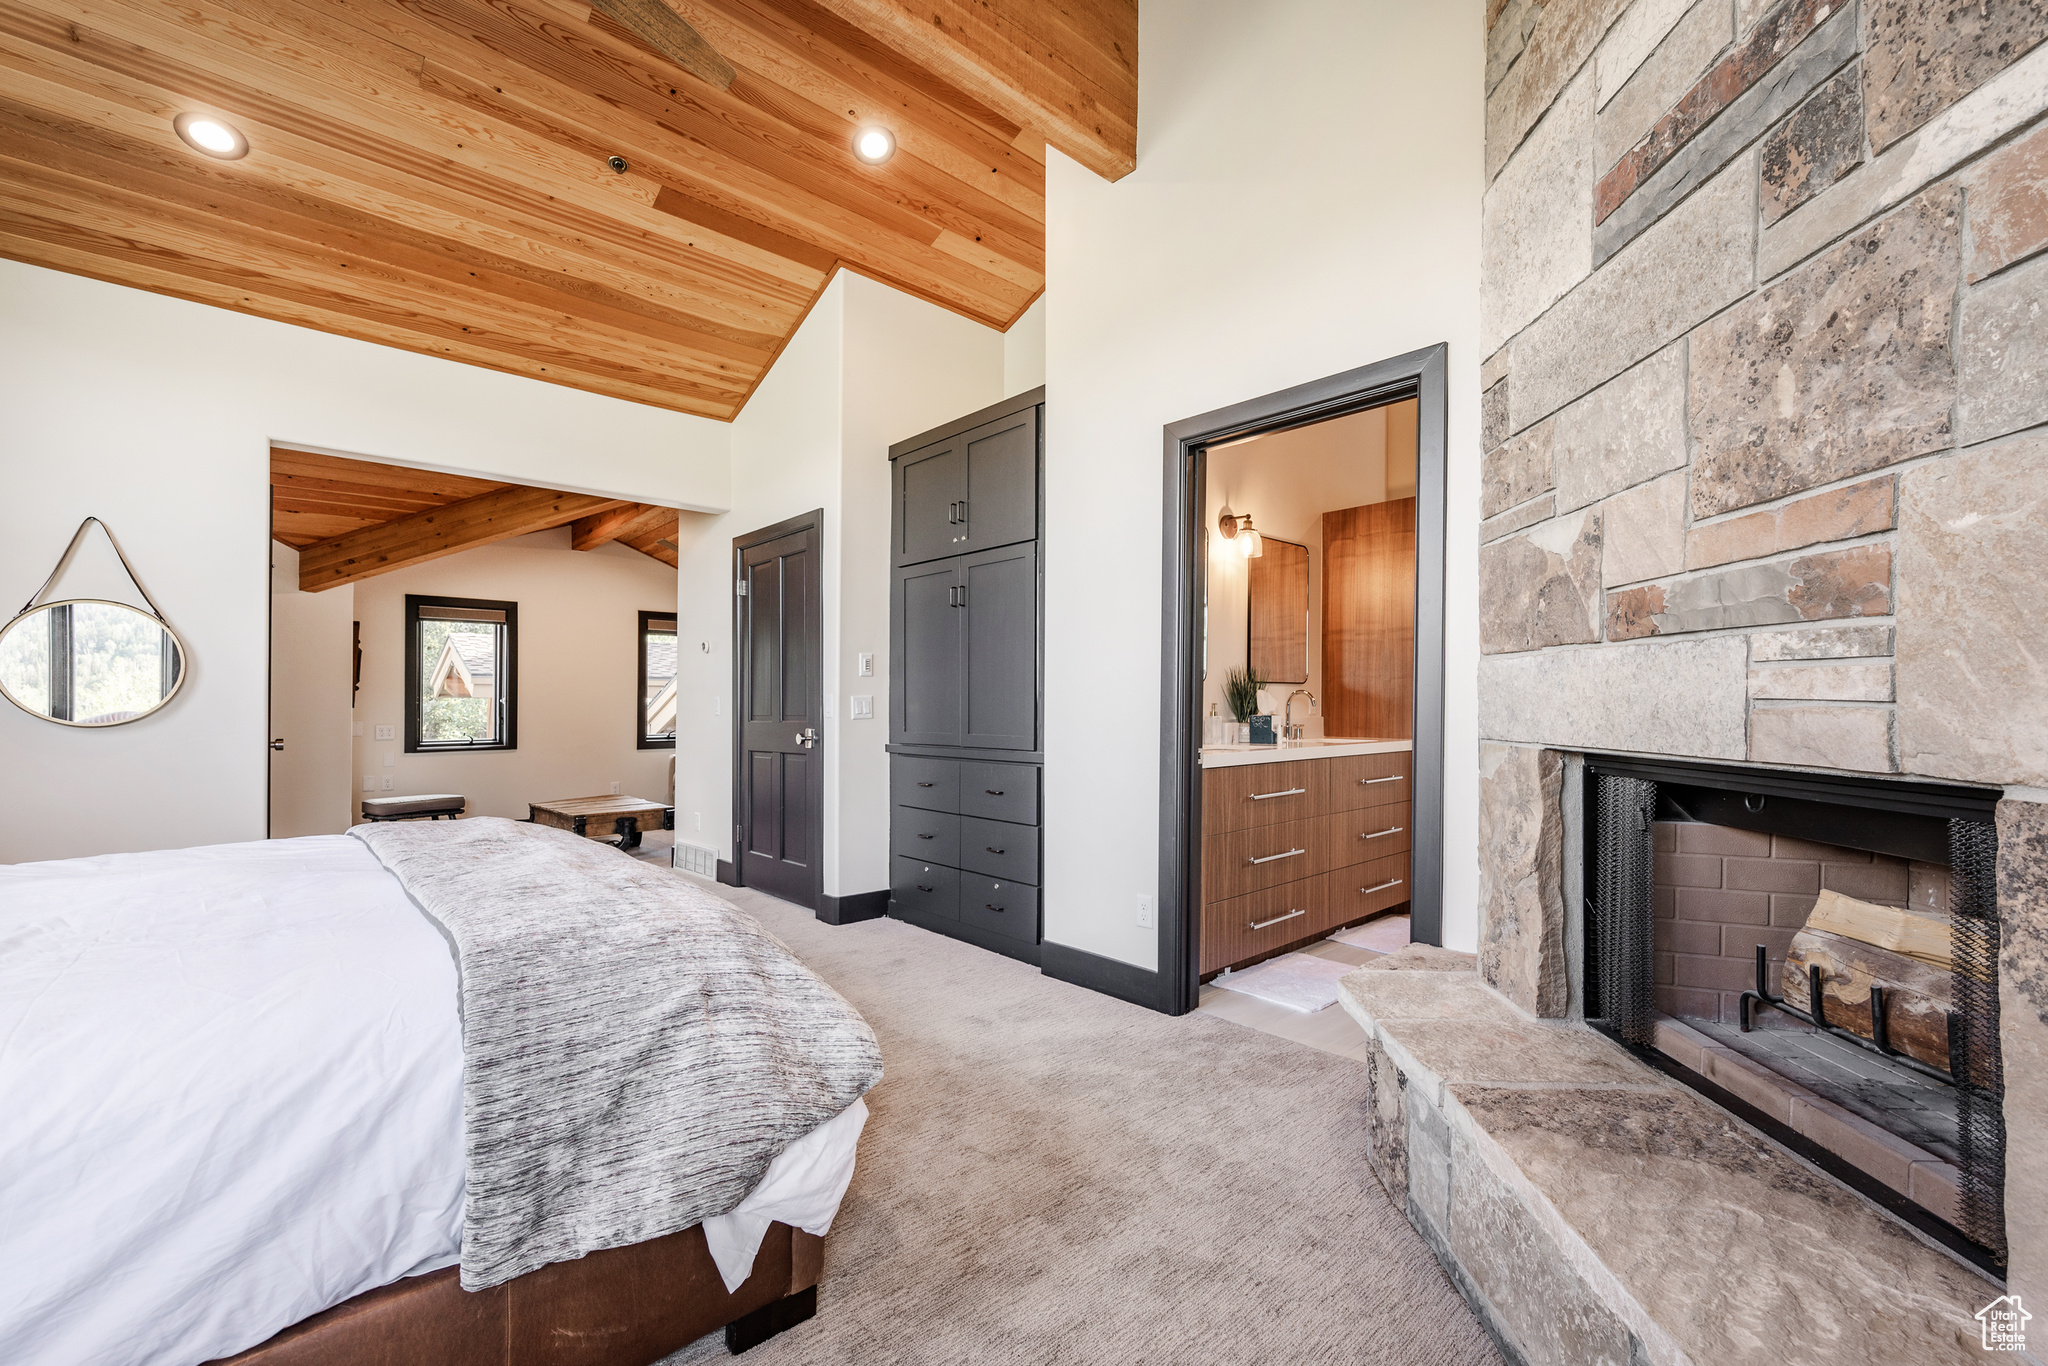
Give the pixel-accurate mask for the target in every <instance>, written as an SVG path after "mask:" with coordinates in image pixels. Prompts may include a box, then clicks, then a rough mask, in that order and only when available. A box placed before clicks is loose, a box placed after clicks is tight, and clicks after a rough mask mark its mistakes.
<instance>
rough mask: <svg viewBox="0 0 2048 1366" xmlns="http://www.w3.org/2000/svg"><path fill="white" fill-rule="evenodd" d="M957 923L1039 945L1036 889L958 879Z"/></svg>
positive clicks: (965, 877)
mask: <svg viewBox="0 0 2048 1366" xmlns="http://www.w3.org/2000/svg"><path fill="white" fill-rule="evenodd" d="M960 922H961V923H962V924H963V925H976V926H979V927H980V928H982V929H984V930H988V931H989V932H990V933H992V934H1003V935H1008V936H1009V937H1010V938H1012V939H1021V940H1023V941H1024V942H1025V943H1027V944H1036V943H1037V942H1038V889H1037V888H1036V887H1031V886H1027V885H1026V884H1024V883H1022V882H998V881H996V880H995V879H993V878H985V877H976V876H975V875H974V874H972V873H963V874H961V876H960Z"/></svg>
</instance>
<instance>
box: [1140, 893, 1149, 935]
mask: <svg viewBox="0 0 2048 1366" xmlns="http://www.w3.org/2000/svg"><path fill="white" fill-rule="evenodd" d="M1138 928H1139V929H1141V930H1149V929H1151V928H1152V893H1150V892H1140V893H1138Z"/></svg>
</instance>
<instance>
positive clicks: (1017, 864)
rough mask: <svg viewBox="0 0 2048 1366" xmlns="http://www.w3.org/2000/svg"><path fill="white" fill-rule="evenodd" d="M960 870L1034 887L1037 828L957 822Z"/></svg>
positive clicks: (970, 820) (964, 818) (973, 819)
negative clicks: (958, 825) (958, 823)
mask: <svg viewBox="0 0 2048 1366" xmlns="http://www.w3.org/2000/svg"><path fill="white" fill-rule="evenodd" d="M960 866H961V867H962V868H965V869H967V870H968V871H969V872H973V873H980V874H982V875H983V876H984V877H999V878H1002V879H1004V880H1005V881H1009V882H1028V883H1031V884H1032V885H1033V886H1036V885H1038V827H1037V826H1035V825H1012V824H1011V823H1010V822H1008V821H985V820H981V819H979V818H977V817H974V816H962V817H961V818H960Z"/></svg>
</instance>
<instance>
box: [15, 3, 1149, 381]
mask: <svg viewBox="0 0 2048 1366" xmlns="http://www.w3.org/2000/svg"><path fill="white" fill-rule="evenodd" d="M663 3H666V5H667V9H666V10H663V11H660V12H659V13H657V12H656V10H655V7H658V6H660V5H662V4H663ZM614 15H618V16H621V17H620V18H614V17H613V16H614ZM671 19H680V20H681V21H683V23H684V24H686V25H687V28H685V27H682V26H681V25H676V24H672V23H671V22H670V20H671ZM622 20H623V21H624V22H622ZM629 25H630V26H629ZM692 29H694V31H695V34H696V35H697V37H698V38H699V39H700V48H701V49H703V50H699V49H687V50H686V45H685V46H680V47H679V46H678V45H677V44H676V43H675V42H673V41H669V42H665V43H664V44H663V45H664V46H666V47H667V49H668V51H669V52H670V53H671V54H672V55H669V56H664V55H663V54H662V52H661V51H659V50H657V47H656V45H655V42H654V41H653V40H649V39H643V38H642V37H641V36H638V34H639V33H652V34H655V35H656V39H657V40H658V39H659V36H660V34H662V33H670V32H672V33H679V34H682V35H685V36H687V35H688V33H689V31H690V30H692ZM636 30H637V32H636ZM1136 55H1137V4H1136V0H925V2H922V3H919V4H917V5H915V6H912V5H910V4H909V3H908V0H598V6H597V7H596V8H593V7H592V4H591V3H588V0H581V2H579V0H0V255H5V256H10V257H13V258H15V259H17V260H21V261H27V262H30V263H32V264H36V265H43V266H52V267H55V268H57V269H61V270H69V271H75V272H77V273H80V274H84V275H90V276H94V277H96V278H100V279H105V280H111V281H114V282H116V283H119V284H125V285H133V286H137V287H140V288H144V289H151V290H157V291H160V292H162V293H166V294H173V295H177V296H179V297H182V298H187V299H195V300H198V301H200V302H203V303H209V304H215V305H219V306H221V307H226V308H232V309H236V310H239V311H242V312H246V313H254V314H258V315H260V316H263V317H268V318H275V319H279V320H282V321H285V322H291V323H297V324H302V325H304V326H309V327H315V328H320V329H322V330H325V331H330V332H338V333H342V334H344V335H347V336H352V337H358V338H362V339H364V340H368V341H375V342H382V343H385V344H388V345H392V346H399V347H403V348H406V349H408V350H413V351H422V352H427V353H429V354H433V355H437V356H444V357H448V358H451V359H455V360H460V361H467V362H470V363H472V364H477V365H484V366H488V367H490V368H492V369H497V370H504V371H508V372H511V373H514V374H520V375H526V376H530V377H532V378H536V379H542V380H549V381H553V382H556V383H560V384H567V385H572V386H575V387H578V388H582V389H587V390H592V391H595V392H598V393H603V394H610V395H614V396H616V397H620V398H626V399H633V400H637V401H640V402H644V403H651V404H656V405H659V406H662V407H666V408H673V409H677V410H680V411H683V412H689V413H697V414H701V415H704V416H707V417H713V418H720V419H730V418H731V417H732V416H734V415H735V414H736V413H737V412H738V411H739V409H740V407H741V405H742V404H743V403H744V402H745V400H746V398H747V396H748V394H750V393H751V392H752V390H753V387H754V386H755V385H756V384H757V383H758V382H759V380H760V378H761V376H762V374H763V373H764V372H765V371H766V369H767V368H768V366H769V364H770V363H771V362H772V361H773V359H774V357H775V355H776V354H777V352H778V351H779V350H780V348H781V347H782V345H783V344H784V343H785V342H786V341H787V340H788V338H789V336H790V334H791V333H792V332H793V331H794V330H795V328H796V326H797V325H798V323H800V322H801V321H802V318H803V316H804V314H805V312H806V311H807V310H808V309H809V307H810V305H811V303H812V301H813V300H814V299H815V298H816V297H817V295H818V293H819V292H820V290H822V289H823V287H824V285H825V283H826V282H827V281H828V280H829V278H830V276H831V274H832V272H833V271H834V269H836V268H837V267H838V266H840V265H845V266H847V267H848V268H850V269H853V270H857V271H859V272H860V273H862V274H864V275H867V276H870V277H871V278H874V279H876V280H880V281H882V282H884V283H887V284H890V285H894V286H896V287H897V288H900V289H903V290H905V291H907V292H909V293H912V294H915V295H918V296H920V297H923V298H925V299H929V300H931V301H933V302H934V303H937V304H940V305H942V306H944V307H946V308H949V309H953V310H955V311H956V312H959V313H962V314H964V315H966V316H967V317H970V318H973V319H975V320H977V321H979V322H983V323H986V324H988V325H989V326H992V327H997V328H1006V327H1008V326H1009V324H1010V323H1012V322H1013V321H1015V319H1016V318H1017V316H1018V315H1019V314H1020V313H1022V311H1023V310H1024V309H1025V308H1026V307H1027V306H1028V305H1029V304H1030V302H1031V301H1032V300H1033V299H1034V298H1035V297H1037V295H1038V294H1039V292H1040V291H1041V289H1042V288H1043V285H1044V268H1045V263H1044V251H1045V193H1044V191H1045V167H1044V157H1045V151H1044V148H1045V144H1046V139H1047V138H1048V137H1050V138H1051V139H1052V140H1053V143H1054V145H1056V146H1059V147H1060V148H1061V149H1062V150H1063V151H1066V152H1068V153H1069V154H1070V155H1073V156H1075V157H1076V158H1077V159H1078V160H1080V161H1082V162H1083V163H1084V164H1087V165H1089V166H1091V167H1093V168H1095V169H1096V170H1098V171H1100V172H1101V173H1103V174H1105V175H1110V176H1116V175H1121V174H1123V173H1124V172H1125V171H1128V170H1129V169H1130V167H1131V165H1132V164H1133V162H1134V160H1135V152H1136V88H1137V82H1136V77H1137V63H1136ZM693 72H701V73H704V74H693ZM727 72H729V73H730V81H729V83H726V84H723V85H721V84H720V82H721V81H722V80H723V79H724V74H725V73H727ZM707 77H708V78H707ZM181 113H199V114H206V115H210V116H214V117H218V118H220V119H222V120H224V121H226V122H228V123H230V124H232V125H233V126H234V127H236V128H237V129H239V130H240V131H241V132H242V133H243V134H244V135H245V136H246V137H247V139H248V143H249V152H248V155H247V156H246V157H244V158H242V159H240V160H234V161H217V160H214V159H211V158H209V157H206V156H202V155H200V154H199V153H197V152H195V151H193V150H192V149H191V148H189V147H187V146H186V145H185V144H184V143H183V142H182V141H181V140H180V139H179V138H178V137H177V136H176V134H175V133H174V132H173V131H172V126H171V125H172V120H173V119H174V118H175V117H176V116H178V115H179V114H181ZM872 125H880V126H884V127H887V128H888V129H890V130H891V131H892V132H893V133H894V134H895V136H896V139H897V143H898V150H897V151H896V154H895V155H894V156H893V157H892V158H891V159H890V160H889V161H887V162H886V163H885V164H883V165H880V166H869V165H866V164H863V163H862V162H860V161H858V160H857V159H856V158H855V157H854V156H853V155H852V150H851V147H852V141H853V138H854V135H855V133H856V131H858V130H859V129H861V128H863V127H868V126H872ZM614 156H616V157H623V158H624V159H625V162H626V166H627V169H626V170H625V171H623V172H617V171H614V170H613V169H612V167H611V166H610V165H609V164H608V158H611V157H614Z"/></svg>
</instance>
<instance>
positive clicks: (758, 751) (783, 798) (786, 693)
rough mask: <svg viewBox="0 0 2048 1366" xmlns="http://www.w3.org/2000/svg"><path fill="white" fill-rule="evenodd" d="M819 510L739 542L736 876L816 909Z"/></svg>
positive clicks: (820, 823)
mask: <svg viewBox="0 0 2048 1366" xmlns="http://www.w3.org/2000/svg"><path fill="white" fill-rule="evenodd" d="M823 518H824V514H823V513H822V512H814V513H811V514H809V515H808V516H804V517H798V518H793V519H792V520H790V521H787V522H781V523H778V524H776V525H775V526H772V527H767V528H764V529H763V530H760V531H757V532H755V533H753V534H752V535H750V536H742V537H740V538H738V539H737V540H735V541H734V542H733V558H734V561H735V569H736V571H737V578H738V583H737V585H736V588H735V592H736V596H735V598H734V600H733V601H734V616H735V620H736V622H737V630H736V631H735V633H734V634H735V636H736V640H735V642H734V643H735V646H736V648H735V650H734V655H733V662H734V668H735V670H736V673H737V680H736V681H737V684H738V686H737V688H736V692H737V699H736V705H735V707H734V714H735V716H736V717H737V718H738V722H739V724H738V727H737V730H738V745H739V754H738V756H737V758H738V763H737V765H736V766H735V767H736V772H735V775H734V784H733V786H734V793H733V796H734V803H733V809H734V813H735V824H736V826H737V827H738V828H737V830H736V832H735V833H736V836H737V843H738V846H739V868H738V870H737V871H738V873H739V881H740V885H741V886H744V887H753V888H756V889H757V890H759V891H763V892H767V893H768V894H769V895H771V896H778V897H781V898H782V899H783V900H785V901H793V902H796V903H797V904H798V905H800V906H809V907H811V908H812V909H813V910H815V909H817V905H818V895H819V893H820V892H821V891H822V890H823V885H822V881H821V879H822V871H821V856H822V854H823V852H824V844H825V841H824V818H823V815H822V812H821V809H820V807H821V803H822V800H823V797H824V790H825V783H824V770H825V751H824V743H823V734H824V720H823V711H824V706H823V702H824V695H823V691H822V682H821V678H820V669H819V662H820V659H821V657H822V654H823V651H822V648H821V640H822V634H821V631H820V629H819V623H820V615H819V603H818V591H819V569H818V528H819V526H820V524H821V522H822V521H823Z"/></svg>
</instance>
